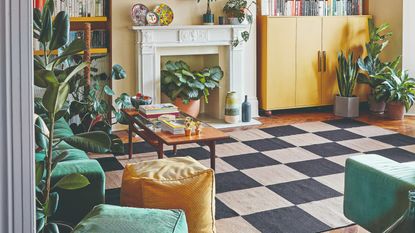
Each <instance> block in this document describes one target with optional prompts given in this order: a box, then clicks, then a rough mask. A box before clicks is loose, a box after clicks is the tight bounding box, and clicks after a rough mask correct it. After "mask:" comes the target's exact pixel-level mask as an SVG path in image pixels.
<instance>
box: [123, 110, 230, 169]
mask: <svg viewBox="0 0 415 233" xmlns="http://www.w3.org/2000/svg"><path fill="white" fill-rule="evenodd" d="M122 111H123V112H124V114H125V115H126V116H127V117H128V119H129V121H130V124H129V127H128V148H129V158H130V159H131V157H132V155H133V143H132V138H133V133H136V134H137V135H139V136H140V137H141V138H142V139H144V140H145V141H146V142H147V143H149V144H150V145H152V146H153V147H154V148H155V149H156V151H157V155H158V158H159V159H162V158H163V155H164V150H163V145H164V144H166V145H169V146H173V153H174V154H176V153H177V145H181V144H188V143H204V144H206V145H207V146H209V150H210V167H211V168H212V169H215V157H216V154H215V153H216V152H215V147H216V141H218V140H223V139H227V138H229V136H228V135H226V134H225V133H224V132H222V131H220V130H217V129H215V128H213V127H210V126H208V125H207V124H204V123H203V124H202V125H203V129H202V133H201V134H200V135H191V136H185V135H173V134H171V133H169V132H163V131H161V129H160V125H159V121H158V120H157V119H147V118H145V117H143V116H142V115H141V114H140V113H139V112H138V111H137V110H136V109H123V110H122ZM185 117H190V116H188V115H186V114H184V113H180V116H179V117H178V118H185ZM194 120H196V119H194ZM189 156H191V155H189Z"/></svg>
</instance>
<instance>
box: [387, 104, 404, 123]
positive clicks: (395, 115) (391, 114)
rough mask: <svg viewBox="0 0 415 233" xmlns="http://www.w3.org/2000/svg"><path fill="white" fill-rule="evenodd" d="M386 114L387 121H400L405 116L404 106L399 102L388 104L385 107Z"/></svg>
mask: <svg viewBox="0 0 415 233" xmlns="http://www.w3.org/2000/svg"><path fill="white" fill-rule="evenodd" d="M386 109H387V110H386V113H387V115H388V118H389V119H392V120H402V119H403V118H404V116H405V112H406V111H405V105H404V104H403V103H400V102H389V103H388V104H387V105H386Z"/></svg>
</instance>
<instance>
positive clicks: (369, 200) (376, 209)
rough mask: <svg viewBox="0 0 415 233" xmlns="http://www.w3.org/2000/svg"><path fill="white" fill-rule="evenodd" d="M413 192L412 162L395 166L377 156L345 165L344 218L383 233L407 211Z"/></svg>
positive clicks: (414, 173)
mask: <svg viewBox="0 0 415 233" xmlns="http://www.w3.org/2000/svg"><path fill="white" fill-rule="evenodd" d="M412 189H415V162H410V163H404V164H401V163H398V162H395V161H393V160H390V159H387V158H385V157H382V156H379V155H359V156H354V157H351V158H349V159H347V161H346V172H345V191H344V214H345V216H346V217H347V218H349V219H350V220H352V221H354V222H355V223H356V224H358V225H360V226H362V227H364V228H365V229H366V230H368V231H370V232H383V231H384V230H385V229H386V228H388V227H389V226H390V225H392V224H393V223H394V222H395V221H396V219H398V218H399V217H400V216H401V215H402V214H403V213H404V212H405V210H406V209H407V208H408V203H409V202H408V191H409V190H412Z"/></svg>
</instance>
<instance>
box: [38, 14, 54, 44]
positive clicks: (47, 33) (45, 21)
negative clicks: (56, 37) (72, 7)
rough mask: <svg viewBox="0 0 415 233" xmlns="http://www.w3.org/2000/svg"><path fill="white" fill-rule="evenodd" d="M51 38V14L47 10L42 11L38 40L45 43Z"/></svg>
mask: <svg viewBox="0 0 415 233" xmlns="http://www.w3.org/2000/svg"><path fill="white" fill-rule="evenodd" d="M51 38H52V16H51V13H50V11H49V10H45V9H44V12H42V30H41V31H40V35H39V41H40V42H42V43H47V42H49V41H50V39H51Z"/></svg>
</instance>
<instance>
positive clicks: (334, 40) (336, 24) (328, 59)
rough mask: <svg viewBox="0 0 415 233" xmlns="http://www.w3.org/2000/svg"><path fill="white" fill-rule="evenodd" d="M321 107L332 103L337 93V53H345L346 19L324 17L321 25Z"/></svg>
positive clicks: (346, 43) (346, 47)
mask: <svg viewBox="0 0 415 233" xmlns="http://www.w3.org/2000/svg"><path fill="white" fill-rule="evenodd" d="M322 28H323V29H322V33H323V41H322V52H321V53H322V66H323V68H322V76H323V78H322V105H330V104H333V103H334V96H335V95H336V94H337V93H339V90H338V87H337V78H336V67H337V63H338V62H337V55H338V53H339V51H341V50H343V51H347V49H348V47H349V46H348V44H349V43H348V40H349V38H348V36H346V35H347V34H348V32H349V27H348V20H347V17H343V16H338V17H324V18H323V25H322Z"/></svg>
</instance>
